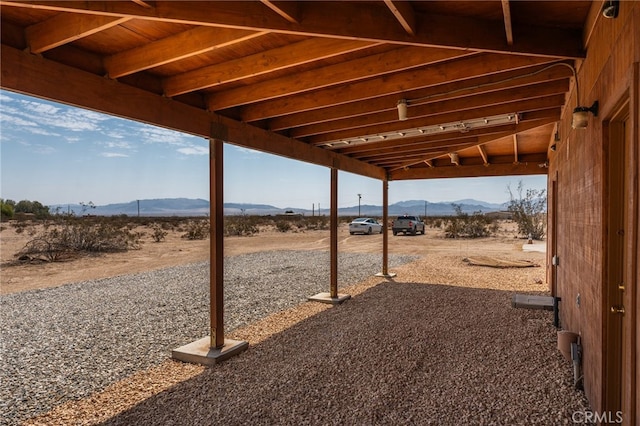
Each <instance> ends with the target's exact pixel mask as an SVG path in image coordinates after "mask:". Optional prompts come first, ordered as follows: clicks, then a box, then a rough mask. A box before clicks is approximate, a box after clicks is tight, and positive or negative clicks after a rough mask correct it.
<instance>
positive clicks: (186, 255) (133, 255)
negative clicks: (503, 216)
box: [0, 222, 544, 294]
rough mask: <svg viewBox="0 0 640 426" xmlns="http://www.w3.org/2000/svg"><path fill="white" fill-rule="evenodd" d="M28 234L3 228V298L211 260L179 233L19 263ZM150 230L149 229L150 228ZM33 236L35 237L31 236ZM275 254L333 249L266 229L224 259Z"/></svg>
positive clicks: (397, 240) (422, 248) (415, 239)
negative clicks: (101, 251)
mask: <svg viewBox="0 0 640 426" xmlns="http://www.w3.org/2000/svg"><path fill="white" fill-rule="evenodd" d="M36 231H37V229H36V228H34V229H32V230H31V231H30V232H21V233H17V232H16V228H15V227H13V226H11V225H9V226H4V229H3V230H2V232H0V265H1V273H0V294H8V293H15V292H20V291H26V290H30V289H38V288H48V287H55V286H59V285H62V284H67V283H72V282H79V281H86V280H92V279H100V278H107V277H112V276H117V275H123V274H132V273H137V272H143V271H148V270H154V269H160V268H165V267H169V266H176V265H182V264H188V263H194V262H200V261H206V260H208V259H209V240H200V241H198V240H196V241H190V240H186V239H184V238H181V235H180V233H179V232H169V233H168V235H167V236H166V238H165V240H164V241H162V242H160V243H156V242H154V241H153V239H152V237H151V236H150V235H148V233H147V235H145V237H144V238H143V239H142V241H143V244H142V248H141V249H140V250H131V251H128V252H126V253H114V254H106V255H97V256H87V257H83V258H80V259H76V260H73V261H70V262H53V263H39V264H33V263H30V264H18V265H13V264H12V265H11V266H10V264H11V263H15V260H16V259H15V256H14V255H15V253H17V252H18V251H19V250H20V249H21V248H22V247H24V245H25V244H26V242H27V241H29V240H30V239H31V238H33V233H34V232H36ZM147 231H148V229H147ZM30 234H31V235H30ZM382 237H383V236H382V235H381V234H374V235H349V232H348V228H347V225H346V224H341V225H340V227H339V231H338V250H339V251H340V252H357V253H380V254H382ZM523 243H524V240H522V239H518V238H516V234H515V227H514V224H513V223H510V222H504V223H502V225H501V230H500V231H499V233H498V235H497V236H495V237H491V238H482V239H476V240H466V239H460V240H454V239H447V238H444V233H443V231H442V230H441V229H432V228H427V233H426V235H416V236H411V235H407V236H404V235H397V236H393V235H391V233H389V253H390V254H410V255H417V256H426V255H428V254H436V253H441V254H459V255H460V256H461V257H467V256H471V255H474V254H478V253H483V254H490V255H492V256H496V257H499V256H513V254H514V252H516V253H517V252H519V251H521V250H522V244H523ZM271 250H329V231H327V230H320V231H315V230H314V231H305V232H286V233H283V232H278V231H276V230H272V229H267V230H262V231H261V232H259V233H258V234H255V235H253V236H248V237H228V238H225V256H235V255H239V254H244V253H253V252H257V251H271ZM526 255H527V256H526V257H527V258H529V259H531V258H532V257H533V260H536V261H537V262H544V255H542V254H541V253H527V254H526Z"/></svg>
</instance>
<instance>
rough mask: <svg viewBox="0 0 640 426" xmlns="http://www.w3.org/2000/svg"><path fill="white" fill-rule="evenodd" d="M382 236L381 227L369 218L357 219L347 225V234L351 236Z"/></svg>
mask: <svg viewBox="0 0 640 426" xmlns="http://www.w3.org/2000/svg"><path fill="white" fill-rule="evenodd" d="M374 232H375V233H377V234H382V225H381V224H380V223H378V221H377V220H375V219H371V218H370V217H359V218H358V219H354V220H353V222H351V223H350V224H349V233H350V234H351V235H353V234H373V233H374Z"/></svg>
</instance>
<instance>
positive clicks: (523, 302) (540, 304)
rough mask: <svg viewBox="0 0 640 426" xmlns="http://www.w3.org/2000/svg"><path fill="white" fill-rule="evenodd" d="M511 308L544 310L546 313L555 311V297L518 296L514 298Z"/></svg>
mask: <svg viewBox="0 0 640 426" xmlns="http://www.w3.org/2000/svg"><path fill="white" fill-rule="evenodd" d="M511 306H513V307H514V308H526V309H544V310H546V311H553V297H551V296H533V295H529V294H516V295H514V296H513V300H512V301H511Z"/></svg>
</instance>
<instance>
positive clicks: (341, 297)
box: [308, 293, 351, 305]
mask: <svg viewBox="0 0 640 426" xmlns="http://www.w3.org/2000/svg"><path fill="white" fill-rule="evenodd" d="M348 299H351V295H349V294H338V297H331V293H318V294H316V295H314V296H311V297H309V298H308V300H309V301H311V302H320V303H328V304H330V305H339V304H341V303H342V302H344V301H345V300H348Z"/></svg>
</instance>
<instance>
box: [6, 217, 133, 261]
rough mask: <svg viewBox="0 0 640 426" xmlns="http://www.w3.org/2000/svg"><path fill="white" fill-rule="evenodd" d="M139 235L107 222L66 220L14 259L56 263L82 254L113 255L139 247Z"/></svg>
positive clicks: (29, 244) (30, 242)
mask: <svg viewBox="0 0 640 426" xmlns="http://www.w3.org/2000/svg"><path fill="white" fill-rule="evenodd" d="M139 244H140V234H136V233H132V232H131V231H129V230H127V229H124V228H119V227H117V226H114V225H113V224H112V223H109V222H107V221H103V222H98V223H95V222H93V223H92V222H88V221H82V220H72V221H67V222H66V223H64V224H63V225H61V226H49V227H46V228H45V229H44V231H43V232H42V233H41V234H40V235H38V236H36V237H35V238H34V239H33V240H30V241H29V242H28V243H27V244H26V245H25V247H24V248H23V249H22V250H20V251H19V252H18V253H17V254H16V256H18V257H19V258H25V257H26V258H34V257H36V258H40V259H44V260H49V261H58V260H62V259H66V258H71V257H74V256H77V255H79V254H81V253H112V252H122V251H127V250H130V249H137V248H139Z"/></svg>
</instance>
